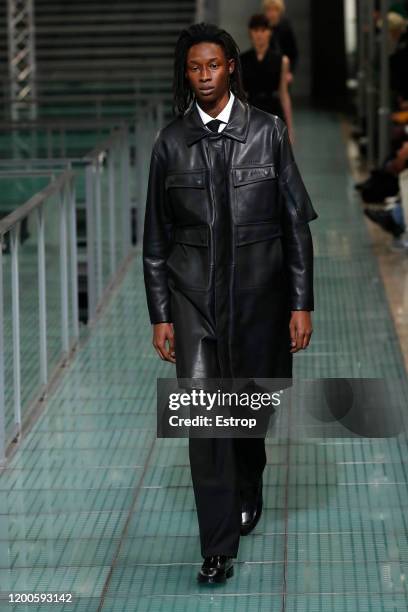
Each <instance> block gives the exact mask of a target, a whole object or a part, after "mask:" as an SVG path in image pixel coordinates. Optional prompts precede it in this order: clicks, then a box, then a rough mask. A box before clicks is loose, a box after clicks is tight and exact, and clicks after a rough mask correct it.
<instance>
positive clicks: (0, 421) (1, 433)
mask: <svg viewBox="0 0 408 612" xmlns="http://www.w3.org/2000/svg"><path fill="white" fill-rule="evenodd" d="M4 362H5V359H4V306H3V237H2V236H0V465H3V464H4V463H5V460H6V395H5V390H4Z"/></svg>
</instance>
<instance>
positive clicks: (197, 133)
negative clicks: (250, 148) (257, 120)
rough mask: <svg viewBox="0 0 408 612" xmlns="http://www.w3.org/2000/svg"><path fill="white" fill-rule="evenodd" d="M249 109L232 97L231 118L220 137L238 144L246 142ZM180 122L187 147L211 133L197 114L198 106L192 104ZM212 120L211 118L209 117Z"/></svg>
mask: <svg viewBox="0 0 408 612" xmlns="http://www.w3.org/2000/svg"><path fill="white" fill-rule="evenodd" d="M250 114H251V107H250V105H249V104H248V102H243V101H242V100H240V98H238V97H237V96H234V100H233V104H232V108H231V116H230V117H229V121H228V123H227V125H226V126H225V128H224V129H223V130H222V132H221V133H222V135H223V136H225V137H227V138H232V139H233V140H238V142H246V139H247V135H248V130H249V122H250ZM180 119H181V121H182V126H183V132H184V136H185V139H186V143H187V146H191V145H192V144H193V143H196V142H198V141H199V140H201V139H202V138H205V137H206V136H208V135H209V134H212V132H211V131H210V130H209V129H208V128H207V127H206V126H205V125H204V123H203V122H202V119H201V117H200V114H199V112H198V106H197V104H195V102H193V104H190V106H189V108H188V109H187V110H186V111H185V112H184V113H183V114H182V115H180ZM211 119H213V117H211Z"/></svg>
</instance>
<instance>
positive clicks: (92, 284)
mask: <svg viewBox="0 0 408 612" xmlns="http://www.w3.org/2000/svg"><path fill="white" fill-rule="evenodd" d="M93 180H94V167H93V164H87V166H86V169H85V181H86V253H87V255H86V259H87V272H86V273H87V284H88V323H91V321H92V320H93V318H94V316H95V310H96V279H95V250H94V249H95V233H94V231H95V228H94V210H93V197H94V185H93Z"/></svg>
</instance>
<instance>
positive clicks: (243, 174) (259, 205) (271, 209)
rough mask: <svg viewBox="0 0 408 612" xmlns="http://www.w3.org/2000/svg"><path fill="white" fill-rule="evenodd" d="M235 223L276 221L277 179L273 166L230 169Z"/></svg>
mask: <svg viewBox="0 0 408 612" xmlns="http://www.w3.org/2000/svg"><path fill="white" fill-rule="evenodd" d="M232 182H233V186H234V187H233V189H234V195H235V216H236V221H237V223H246V222H247V223H250V222H256V221H267V220H272V219H277V218H278V217H279V212H278V194H279V192H278V178H277V174H276V171H275V167H274V165H273V164H268V165H266V164H265V165H262V166H245V167H244V166H242V167H235V168H233V169H232Z"/></svg>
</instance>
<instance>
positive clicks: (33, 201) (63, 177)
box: [0, 170, 75, 237]
mask: <svg viewBox="0 0 408 612" xmlns="http://www.w3.org/2000/svg"><path fill="white" fill-rule="evenodd" d="M74 175H75V172H73V171H72V170H65V171H64V172H63V173H62V174H60V176H58V177H57V178H56V179H55V180H54V181H51V183H49V184H48V185H47V186H46V187H44V189H42V190H41V191H39V192H37V193H36V194H34V195H33V196H32V197H31V198H29V199H28V200H27V202H25V203H24V204H21V205H20V206H18V207H17V208H16V209H15V210H13V212H11V213H10V214H9V215H7V216H6V217H3V218H2V219H0V237H3V236H4V235H5V234H6V233H7V232H9V231H10V230H11V229H12V228H13V227H14V226H15V225H17V223H19V222H20V221H22V220H23V219H25V218H26V217H27V216H28V215H29V214H30V213H31V212H32V211H33V210H35V209H36V208H38V207H39V206H41V204H43V203H44V202H45V201H46V200H48V198H50V197H51V196H52V195H54V193H57V192H58V191H60V189H61V188H62V187H63V186H64V185H65V184H66V183H68V182H69V181H70V179H71V178H73V177H74Z"/></svg>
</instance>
